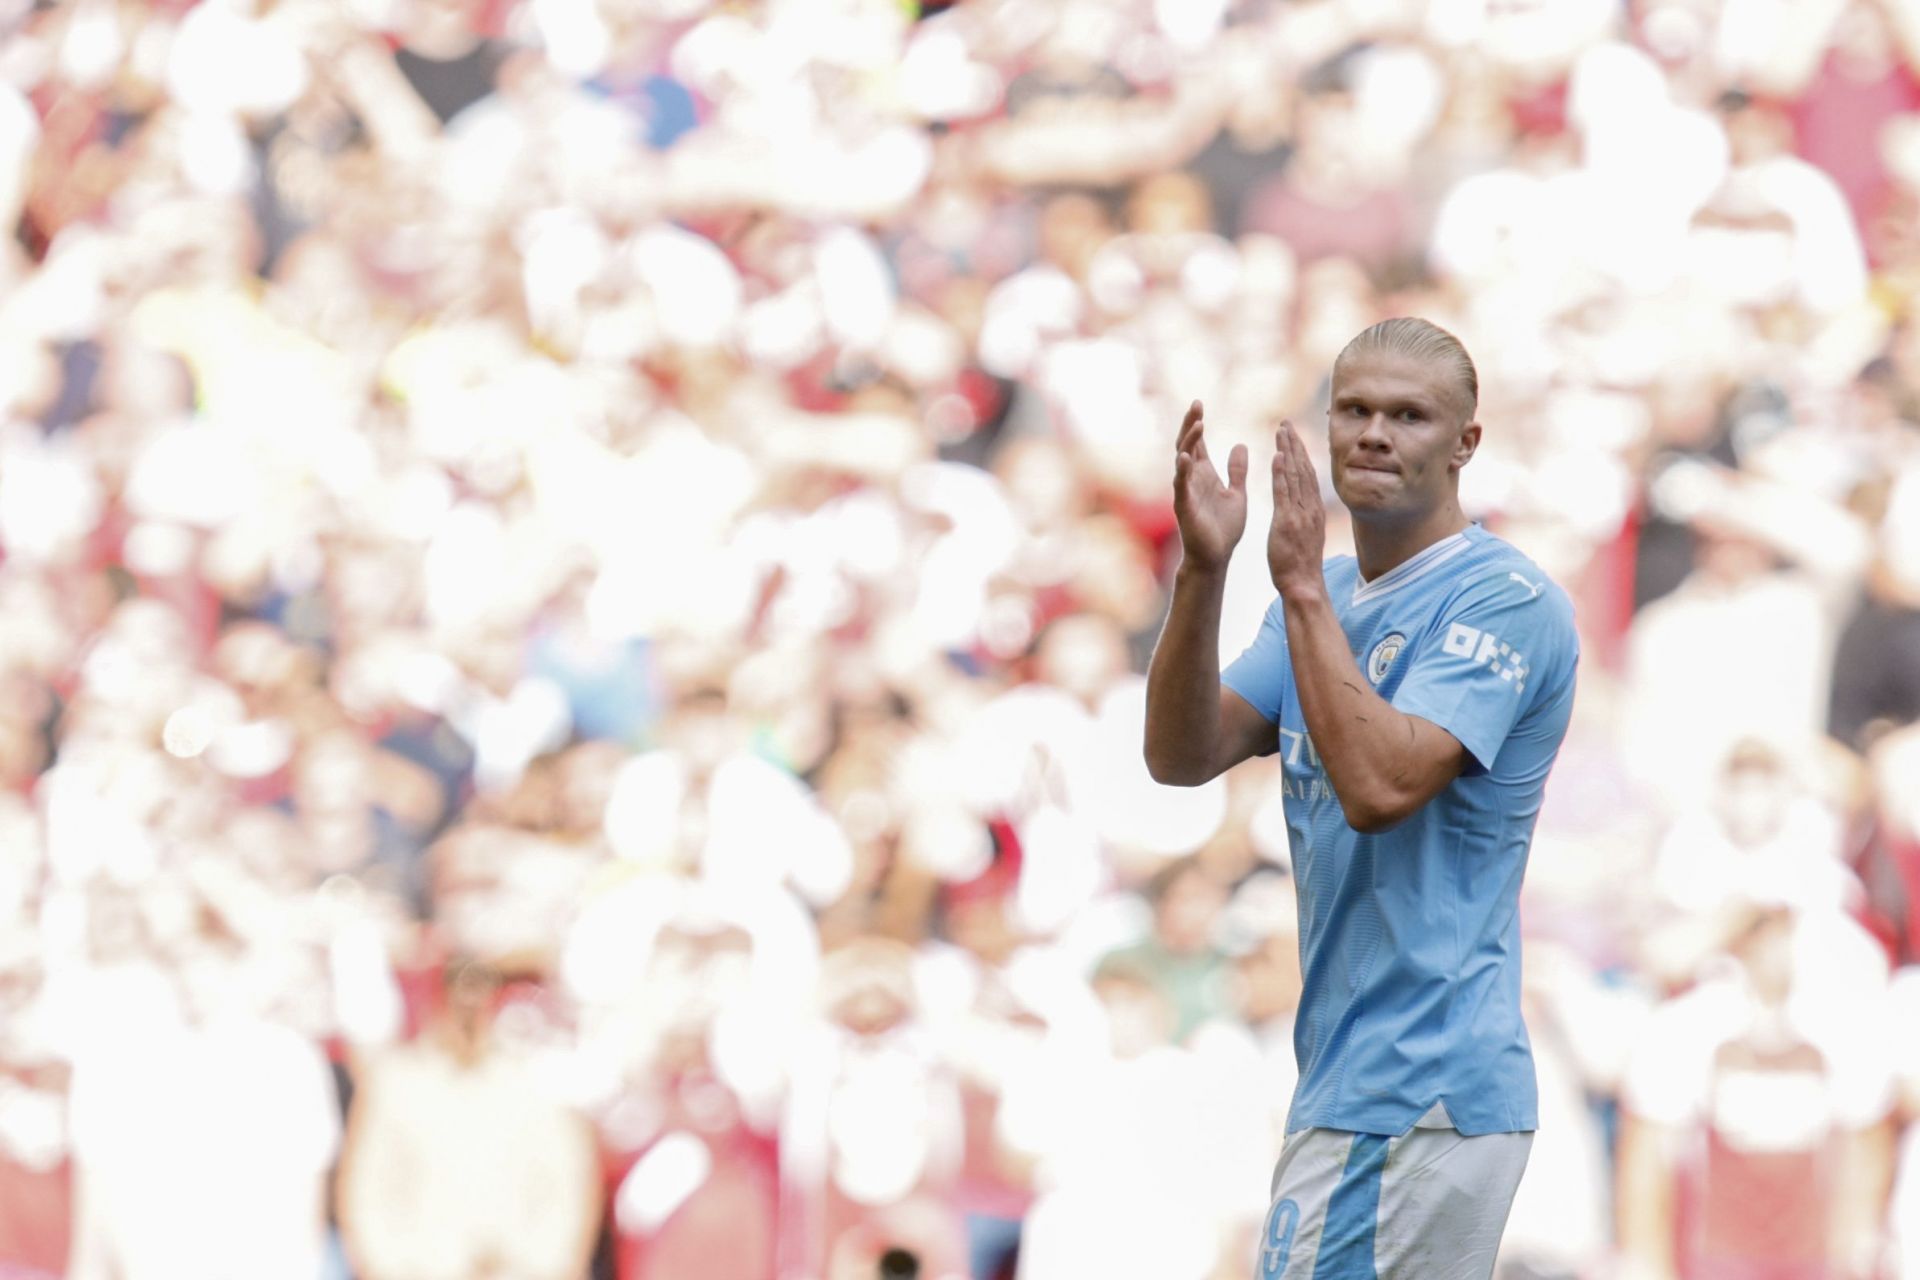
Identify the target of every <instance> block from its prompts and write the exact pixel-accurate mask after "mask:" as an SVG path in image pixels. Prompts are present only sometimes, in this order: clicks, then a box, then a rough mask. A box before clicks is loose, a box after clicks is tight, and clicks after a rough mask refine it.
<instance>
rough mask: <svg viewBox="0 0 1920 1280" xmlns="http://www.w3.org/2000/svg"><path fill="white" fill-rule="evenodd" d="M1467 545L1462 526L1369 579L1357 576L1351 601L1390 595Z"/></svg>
mask: <svg viewBox="0 0 1920 1280" xmlns="http://www.w3.org/2000/svg"><path fill="white" fill-rule="evenodd" d="M1466 549H1467V532H1466V530H1465V529H1462V530H1461V531H1460V532H1459V533H1456V534H1453V535H1451V536H1449V537H1445V538H1442V539H1440V541H1438V542H1436V543H1434V544H1433V545H1432V546H1430V547H1426V548H1424V549H1422V550H1421V551H1418V552H1416V553H1415V554H1414V555H1411V556H1409V557H1408V558H1407V559H1405V560H1402V561H1401V562H1400V563H1399V564H1397V565H1395V566H1393V568H1391V569H1389V570H1387V571H1386V572H1385V573H1383V574H1381V575H1380V576H1379V577H1377V578H1375V579H1374V580H1373V581H1372V582H1367V581H1365V580H1363V579H1362V580H1356V581H1355V583H1354V588H1353V603H1354V604H1365V603H1366V602H1367V601H1369V600H1378V599H1379V598H1380V597H1381V596H1384V595H1390V594H1391V593H1393V592H1395V591H1398V590H1399V589H1400V588H1401V587H1404V586H1406V585H1407V584H1408V583H1409V582H1413V581H1414V580H1416V579H1419V578H1424V577H1426V576H1427V575H1428V574H1429V573H1432V572H1433V571H1434V570H1435V569H1436V568H1438V567H1439V566H1440V565H1442V564H1445V563H1446V562H1447V561H1449V560H1451V559H1453V558H1454V557H1455V556H1457V555H1459V554H1460V553H1461V552H1463V551H1465V550H1466Z"/></svg>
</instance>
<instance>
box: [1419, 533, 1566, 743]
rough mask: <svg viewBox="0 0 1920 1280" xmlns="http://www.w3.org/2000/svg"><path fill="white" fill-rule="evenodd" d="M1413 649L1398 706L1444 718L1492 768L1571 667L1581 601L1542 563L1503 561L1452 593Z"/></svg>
mask: <svg viewBox="0 0 1920 1280" xmlns="http://www.w3.org/2000/svg"><path fill="white" fill-rule="evenodd" d="M1412 656H1413V666H1412V667H1411V668H1409V669H1408V671H1407V674H1406V678H1405V679H1404V680H1402V681H1401V683H1400V687H1399V689H1398V690H1397V691H1396V692H1395V694H1394V696H1393V705H1394V707H1395V708H1397V709H1398V710H1400V711H1404V712H1406V713H1407V714H1408V715H1415V716H1419V717H1420V718H1421V719H1423V720H1431V721H1432V722H1433V723H1434V724H1437V725H1439V726H1440V727H1441V728H1442V729H1445V730H1446V731H1447V732H1448V733H1450V734H1452V735H1453V736H1454V737H1455V738H1456V739H1458V740H1459V742H1460V745H1461V746H1463V747H1465V748H1466V750H1467V754H1468V755H1470V756H1472V757H1473V763H1474V764H1476V765H1478V766H1479V767H1480V768H1481V769H1483V770H1484V769H1491V768H1492V767H1493V761H1494V757H1495V756H1497V755H1499V754H1500V748H1501V746H1502V744H1504V743H1505V742H1506V740H1507V735H1508V733H1510V732H1511V731H1512V729H1513V726H1514V724H1515V722H1516V721H1518V720H1519V718H1520V715H1521V713H1522V712H1523V711H1525V710H1526V708H1527V707H1528V706H1529V705H1531V704H1532V702H1533V701H1534V700H1535V699H1536V698H1537V697H1538V696H1540V693H1541V690H1542V687H1543V685H1548V684H1551V685H1553V686H1555V687H1557V686H1558V684H1559V683H1560V682H1561V681H1564V680H1565V679H1567V678H1568V676H1569V675H1570V674H1571V672H1572V669H1573V664H1574V661H1575V660H1576V659H1577V657H1578V641H1577V639H1576V638H1575V634H1574V628H1573V609H1572V606H1571V605H1570V604H1569V603H1568V602H1567V598H1566V596H1565V595H1563V594H1562V593H1561V591H1560V590H1559V588H1558V587H1555V586H1554V585H1553V584H1552V583H1551V582H1549V581H1547V580H1546V579H1545V578H1544V576H1542V575H1541V574H1540V573H1539V571H1538V570H1535V569H1533V568H1531V567H1530V566H1529V567H1528V568H1527V570H1526V571H1525V572H1520V571H1517V570H1509V569H1507V568H1505V567H1504V566H1503V567H1500V568H1497V569H1495V570H1493V571H1491V572H1488V573H1485V574H1483V575H1482V576H1480V577H1479V578H1477V579H1475V580H1474V581H1472V582H1470V583H1468V584H1467V585H1466V586H1465V587H1464V588H1462V589H1461V590H1460V591H1459V592H1458V593H1457V594H1456V595H1455V596H1454V597H1453V598H1452V599H1451V600H1449V601H1448V603H1447V605H1446V606H1445V607H1444V608H1443V609H1442V610H1441V611H1440V615H1439V617H1438V619H1436V621H1435V623H1434V625H1433V628H1432V630H1431V631H1429V632H1428V633H1427V634H1426V635H1425V636H1423V637H1422V642H1421V643H1420V644H1419V646H1418V647H1417V648H1416V649H1415V652H1414V653H1413V655H1412Z"/></svg>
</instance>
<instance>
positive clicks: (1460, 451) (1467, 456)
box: [1447, 422, 1480, 471]
mask: <svg viewBox="0 0 1920 1280" xmlns="http://www.w3.org/2000/svg"><path fill="white" fill-rule="evenodd" d="M1479 447H1480V424H1479V423H1477V422H1469V423H1468V424H1467V425H1466V426H1464V427H1461V428H1460V436H1459V438H1458V439H1457V440H1455V441H1454V442H1453V455H1452V457H1450V458H1448V459H1447V462H1448V465H1449V466H1450V467H1451V468H1452V469H1453V470H1455V471H1458V470H1459V469H1460V468H1462V467H1464V466H1466V465H1467V464H1468V463H1469V462H1472V461H1473V455H1474V452H1475V450H1477V449H1479Z"/></svg>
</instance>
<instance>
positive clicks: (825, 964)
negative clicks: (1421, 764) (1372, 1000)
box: [0, 0, 1920, 1280]
mask: <svg viewBox="0 0 1920 1280" xmlns="http://www.w3.org/2000/svg"><path fill="white" fill-rule="evenodd" d="M0 31H4V33H5V34H4V38H3V39H0V216H3V217H4V220H5V222H6V224H7V225H8V226H9V227H10V228H11V229H12V230H13V235H11V236H10V237H9V238H8V239H7V240H6V241H5V243H4V245H0V1277H6V1278H7V1280H26V1278H28V1277H34V1278H40V1280H44V1278H46V1277H52V1276H59V1275H70V1276H73V1277H75V1278H76V1280H186V1278H192V1280H237V1278H240V1277H246V1278H247V1280H258V1278H260V1277H274V1278H280V1277H298V1278H300V1280H309V1278H324V1280H344V1278H346V1277H359V1278H360V1280H548V1278H551V1280H578V1278H579V1277H583V1276H587V1275H589V1274H591V1275H593V1276H595V1277H600V1278H617V1280H692V1278H694V1277H698V1278H699V1280H873V1278H875V1277H883V1276H884V1277H888V1278H889V1280H905V1278H906V1277H912V1276H920V1277H925V1278H926V1280H1012V1278H1014V1277H1018V1280H1080V1278H1081V1277H1089V1276H1099V1277H1102V1278H1103V1280H1131V1278H1133V1277H1139V1278H1140V1280H1227V1278H1230V1277H1231V1278H1234V1280H1239V1278H1241V1277H1244V1276H1246V1275H1248V1274H1251V1269H1252V1265H1253V1258H1254V1253H1255V1249H1256V1245H1257V1233H1258V1230H1259V1225H1260V1221H1261V1217H1262V1214H1263V1211H1264V1209H1265V1207H1266V1206H1265V1192H1266V1186H1267V1177H1268V1173H1269V1171H1270V1169H1271V1166H1272V1162H1273V1159H1274V1157H1275V1155H1276V1154H1277V1151H1278V1143H1279V1139H1280V1137H1281V1133H1282V1129H1283V1126H1284V1117H1285V1110H1286V1105H1287V1101H1288V1095H1289V1092H1290V1088H1291V1084H1292V1078H1293V1070H1294V1068H1293V1059H1292V1050H1291V1039H1290V1036H1291V1021H1292V1010H1293V1007H1294V1003H1295V1001H1296V999H1297V996H1298V991H1299V984H1300V975H1299V959H1298V950H1297V942H1296V933H1295V930H1296V921H1295V898H1294V893H1293V888H1292V883H1291V880H1290V877H1289V868H1288V859H1287V842H1286V835H1285V824H1284V818H1283V806H1284V797H1283V796H1282V795H1281V792H1280V775H1279V773H1278V771H1277V769H1275V768H1274V767H1273V762H1272V761H1271V760H1256V761H1251V762H1249V763H1247V764H1246V765H1243V766H1241V767H1240V768H1238V769H1236V770H1234V771H1232V772H1231V773H1229V774H1228V775H1226V776H1224V777H1222V778H1220V779H1217V780H1215V781H1213V782H1211V783H1209V784H1207V785H1205V786H1202V787H1197V788H1191V789H1176V788H1169V787H1162V786H1159V785H1157V784H1155V783H1153V782H1152V781H1151V780H1150V779H1149V777H1148V775H1147V772H1146V769H1145V766H1144V764H1143V763H1142V761H1141V757H1140V746H1141V738H1142V717H1143V708H1144V696H1143V677H1142V672H1143V671H1144V669H1145V663H1146V659H1147V657H1148V655H1149V654H1150V652H1151V650H1152V646H1153V643H1154V640H1155V637H1156V634H1157V631H1158V628H1159V625H1160V623H1161V620H1162V618H1163V616H1164V610H1165V605H1166V600H1167V592H1168V588H1169V586H1170V582H1171V575H1172V571H1173V569H1174V567H1175V565H1176V564H1177V563H1178V559H1179V547H1178V535H1177V533H1176V532H1175V530H1174V522H1173V518H1172V512H1171V501H1170V500H1171V484H1170V481H1171V475H1172V465H1171V464H1172V452H1173V451H1172V444H1173V435H1174V430H1175V428H1176V425H1177V423H1178V421H1179V419H1180V416H1181V413H1182V411H1183V410H1184V408H1185V406H1186V405H1187V403H1188V402H1189V401H1190V400H1192V399H1194V398H1200V399H1202V400H1204V402H1205V404H1206V406H1207V419H1208V422H1209V424H1210V433H1211V434H1212V436H1213V437H1214V439H1213V440H1212V442H1211V449H1212V451H1213V453H1214V456H1216V457H1224V456H1225V455H1226V452H1227V450H1228V448H1229V447H1230V446H1231V445H1232V444H1233V443H1238V442H1244V443H1247V444H1248V445H1249V446H1250V447H1251V448H1252V449H1253V451H1254V455H1255V459H1256V462H1257V461H1258V460H1260V459H1263V458H1265V457H1266V456H1267V451H1268V450H1269V449H1270V448H1271V438H1272V437H1271V428H1272V424H1273V422H1274V420H1275V419H1277V418H1279V417H1281V416H1291V417H1292V418H1293V419H1294V420H1295V421H1296V422H1297V423H1299V424H1300V425H1301V426H1302V427H1303V429H1304V430H1305V431H1306V432H1307V434H1308V437H1309V439H1310V440H1312V441H1318V442H1319V443H1317V444H1316V446H1315V447H1316V448H1317V450H1318V455H1319V459H1320V466H1321V471H1322V475H1323V478H1324V476H1325V451H1324V436H1323V434H1316V433H1323V432H1324V412H1323V411H1324V405H1325V396H1326V377H1327V373H1328V370H1329V368H1330V365H1331V362H1332V358H1333V356H1334V355H1335V353H1336V352H1337V351H1338V350H1339V349H1340V348H1341V346H1343V345H1344V344H1345V342H1346V341H1347V340H1348V339H1349V338H1350V337H1351V336H1353V335H1354V334H1355V333H1357V332H1358V331H1359V330H1360V329H1362V328H1363V327H1365V326H1366V325H1368V324H1369V323H1371V322H1373V321H1375V320H1377V319H1380V318H1383V317H1385V316H1388V315H1396V314H1416V315H1422V316H1426V317H1428V318H1430V319H1433V320H1435V321H1436V322H1438V323H1441V324H1443V325H1445V326H1447V327H1449V328H1450V329H1452V330H1453V331H1455V332H1456V333H1458V334H1459V335H1460V336H1461V337H1462V339H1463V340H1464V341H1465V343H1466V345H1467V347H1468V349H1469V350H1470V351H1471V352H1472V353H1473V354H1474V356H1475V358H1476V359H1477V361H1478V363H1479V371H1480V384H1481V387H1482V398H1481V416H1480V420H1481V422H1482V423H1483V424H1484V426H1485V440H1484V443H1483V445H1482V447H1481V450H1480V453H1479V455H1478V456H1477V457H1476V458H1475V460H1474V461H1473V463H1472V464H1471V465H1470V466H1469V467H1468V468H1467V470H1466V471H1465V473H1464V474H1463V480H1462V493H1463V499H1464V501H1465V504H1466V505H1467V507H1468V510H1469V514H1470V515H1472V516H1473V517H1475V518H1476V519H1479V520H1481V521H1483V522H1484V523H1486V525H1487V526H1488V527H1490V528H1492V529H1494V530H1496V531H1497V532H1499V533H1501V534H1502V535H1503V536H1505V537H1507V538H1509V539H1510V540H1512V541H1514V542H1515V543H1517V544H1518V545H1519V546H1521V547H1522V549H1524V550H1526V551H1527V552H1528V553H1529V554H1530V555H1532V556H1533V557H1534V558H1535V559H1536V560H1537V561H1538V562H1539V563H1541V564H1542V565H1543V566H1544V567H1546V568H1547V569H1548V570H1549V571H1550V572H1552V573H1553V574H1554V575H1555V576H1556V577H1557V578H1558V580H1559V581H1561V582H1562V583H1563V584H1564V585H1565V586H1566V587H1567V588H1568V590H1569V591H1570V592H1571V593H1572V594H1573V595H1574V598H1575V600H1576V602H1577V605H1578V609H1579V620H1580V625H1581V628H1582V639H1583V646H1584V651H1585V655H1586V656H1585V660H1584V663H1583V667H1582V679H1581V692H1580V701H1579V705H1578V709H1577V712H1576V717H1575V722H1574V726H1573V729H1572V732H1571V734H1570V736H1569V739H1568V742H1567V745H1566V747H1565V749H1564V750H1563V752H1562V754H1561V758H1560V762H1559V765H1558V768H1557V770H1556V772H1555V774H1554V777H1553V781H1552V784H1551V787H1550V790H1549V793H1548V798H1547V804H1546V808H1545V811H1544V813H1543V815H1542V818H1541V822H1540V828H1539V832H1538V836H1537V839H1536V842H1535V846H1534V853H1533V861H1532V866H1531V868H1530V871H1529V876H1528V884H1527V889H1526V894H1525V899H1524V904H1523V910H1524V924H1525V929H1526V934H1527V946H1528V950H1527V953H1526V973H1527V988H1526V1000H1527V1012H1528V1018H1529V1023H1530V1026H1531V1029H1532V1034H1533V1040H1534V1049H1535V1054H1536V1058H1537V1061H1538V1069H1539V1075H1540V1082H1541V1095H1542V1128H1541V1131H1540V1134H1539V1137H1538V1140H1537V1143H1536V1145H1535V1147H1534V1149H1533V1155H1532V1160H1531V1164H1530V1167H1529V1169H1528V1171H1527V1177H1526V1181H1525V1182H1524V1184H1523V1185H1522V1187H1521V1191H1520V1195H1519V1199H1518V1201H1517V1202H1516V1205H1515V1208H1514V1213H1513V1219H1512V1222H1511V1225H1510V1228H1509V1231H1508V1235H1507V1240H1506V1248H1505V1254H1504V1257H1503V1261H1502V1264H1501V1275H1502V1277H1503V1280H1526V1278H1529V1277H1530V1278H1532V1280H1604V1278H1608V1277H1620V1278H1622V1280H1916V1277H1920V1123H1913V1121H1914V1120H1915V1119H1916V1118H1920V723H1916V722H1920V0H963V2H961V3H957V4H952V5H934V4H932V3H927V4H925V5H924V6H919V5H916V4H915V3H914V2H913V0H202V2H200V3H193V2H192V0H151V2H142V0H61V2H60V3H46V2H44V0H41V2H34V0H0ZM1255 474H1256V475H1257V474H1259V471H1258V470H1257V469H1256V471H1255ZM1257 488H1258V486H1256V490H1257ZM1328 498H1329V501H1330V503H1332V508H1333V509H1332V510H1331V511H1330V542H1331V543H1332V544H1333V545H1332V546H1331V548H1330V549H1331V550H1334V551H1338V550H1341V549H1342V547H1341V543H1342V542H1343V540H1346V537H1347V535H1346V533H1345V531H1344V528H1343V522H1342V516H1341V513H1340V511H1339V508H1338V504H1337V502H1335V501H1334V500H1333V499H1332V495H1331V492H1330V491H1329V493H1328ZM1269 502H1270V499H1269V498H1268V496H1267V495H1264V494H1261V493H1259V492H1257V491H1256V492H1255V493H1254V494H1253V511H1252V513H1251V517H1250V522H1249V523H1250V526H1251V528H1252V529H1253V530H1255V531H1256V534H1255V535H1254V536H1253V537H1250V539H1249V540H1250V541H1253V542H1255V543H1256V545H1255V546H1254V547H1253V548H1252V549H1250V550H1249V549H1245V548H1243V550H1242V553H1241V555H1240V556H1238V557H1237V558H1236V562H1235V565H1234V567H1233V570H1232V575H1231V583H1230V586H1229V591H1228V598H1227V606H1226V611H1225V621H1224V625H1223V633H1222V636H1221V653H1222V657H1223V658H1226V659H1230V658H1231V657H1233V656H1235V655H1236V654H1237V653H1238V652H1239V651H1240V649H1241V648H1242V647H1243V646H1244V645H1245V644H1246V643H1248V642H1249V641H1250V640H1251V639H1252V637H1253V634H1254V632H1255V630H1256V628H1257V626H1258V622H1259V618H1260V615H1261V612H1262V610H1263V609H1264V607H1265V605H1266V604H1267V602H1268V600H1269V599H1270V598H1271V591H1272V588H1271V585H1270V583H1269V582H1268V581H1267V579H1266V572H1265V566H1264V563H1263V560H1262V557H1261V556H1260V555H1259V548H1258V545H1257V542H1258V537H1257V531H1258V530H1260V529H1261V528H1263V527H1264V522H1265V519H1266V514H1267V510H1268V509H1270V507H1269V506H1268V504H1269Z"/></svg>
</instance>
